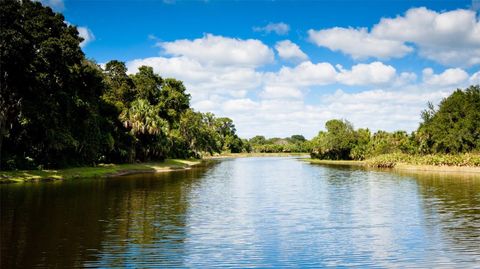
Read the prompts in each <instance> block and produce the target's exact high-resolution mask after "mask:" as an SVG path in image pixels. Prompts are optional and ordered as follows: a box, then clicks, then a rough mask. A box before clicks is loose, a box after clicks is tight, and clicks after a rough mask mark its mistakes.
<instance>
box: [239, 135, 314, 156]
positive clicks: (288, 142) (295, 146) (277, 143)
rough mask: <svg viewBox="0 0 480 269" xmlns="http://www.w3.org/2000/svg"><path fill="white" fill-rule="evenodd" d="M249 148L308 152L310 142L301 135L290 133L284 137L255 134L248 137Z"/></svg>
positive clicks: (274, 151) (271, 151)
mask: <svg viewBox="0 0 480 269" xmlns="http://www.w3.org/2000/svg"><path fill="white" fill-rule="evenodd" d="M247 142H248V144H249V149H250V150H251V151H253V152H260V153H280V152H310V142H309V141H308V140H307V139H305V137H304V136H303V135H292V136H290V137H286V138H278V137H274V138H269V139H267V138H265V136H262V135H257V136H254V137H252V138H251V139H249V140H248V141H247Z"/></svg>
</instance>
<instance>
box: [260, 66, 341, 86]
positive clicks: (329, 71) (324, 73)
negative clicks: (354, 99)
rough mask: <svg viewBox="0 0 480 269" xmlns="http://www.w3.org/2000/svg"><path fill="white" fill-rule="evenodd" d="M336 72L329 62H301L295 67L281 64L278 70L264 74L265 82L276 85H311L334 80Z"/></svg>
mask: <svg viewBox="0 0 480 269" xmlns="http://www.w3.org/2000/svg"><path fill="white" fill-rule="evenodd" d="M336 75H337V72H336V70H335V68H334V67H333V66H332V65H331V64H330V63H325V62H322V63H316V64H314V63H312V62H310V61H306V62H302V63H301V64H299V65H297V66H295V67H287V66H283V67H282V68H281V69H280V70H279V71H278V72H269V73H267V74H266V79H265V80H266V83H268V84H269V85H276V86H285V85H287V86H289V85H290V86H291V85H295V86H312V85H326V84H331V83H334V82H335V77H336Z"/></svg>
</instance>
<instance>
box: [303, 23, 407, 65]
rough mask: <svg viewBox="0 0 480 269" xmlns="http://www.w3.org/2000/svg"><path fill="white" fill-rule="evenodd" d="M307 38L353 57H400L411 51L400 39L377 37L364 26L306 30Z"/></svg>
mask: <svg viewBox="0 0 480 269" xmlns="http://www.w3.org/2000/svg"><path fill="white" fill-rule="evenodd" d="M308 36H309V40H310V41H311V42H313V43H315V44H316V45H318V46H322V47H327V48H329V49H330V50H333V51H341V52H343V53H345V54H348V55H351V56H352V58H354V59H365V58H369V57H376V58H380V59H389V58H400V57H403V56H405V55H406V54H407V53H409V52H411V51H413V48H411V47H409V46H406V45H405V44H403V43H402V42H401V41H395V40H388V39H382V38H377V37H375V36H373V35H372V34H370V33H369V32H368V31H367V29H366V28H358V29H354V28H341V27H335V28H331V29H325V30H320V31H315V30H312V29H310V30H308Z"/></svg>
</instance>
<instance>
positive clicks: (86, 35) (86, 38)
mask: <svg viewBox="0 0 480 269" xmlns="http://www.w3.org/2000/svg"><path fill="white" fill-rule="evenodd" d="M77 30H78V35H79V36H80V37H81V38H83V41H82V43H80V47H82V48H83V47H85V46H86V45H87V44H88V43H90V42H92V41H93V40H95V35H93V32H92V31H91V30H90V29H88V28H87V27H83V26H79V27H77Z"/></svg>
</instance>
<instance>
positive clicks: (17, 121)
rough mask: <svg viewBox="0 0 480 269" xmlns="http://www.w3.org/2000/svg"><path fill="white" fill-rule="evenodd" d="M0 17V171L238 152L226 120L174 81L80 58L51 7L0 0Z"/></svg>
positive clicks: (73, 36)
mask: <svg viewBox="0 0 480 269" xmlns="http://www.w3.org/2000/svg"><path fill="white" fill-rule="evenodd" d="M0 16H1V31H0V52H1V58H0V68H1V77H0V79H1V81H0V85H1V89H0V165H1V166H0V168H1V169H33V168H38V167H45V168H57V167H66V166H77V165H93V164H95V163H98V162H117V163H121V162H135V161H149V160H163V159H165V158H167V157H178V158H187V157H199V156H200V155H202V154H203V153H211V154H213V153H215V152H222V151H231V152H240V151H244V150H245V145H244V141H243V140H242V139H240V138H239V137H238V136H237V134H236V130H235V125H234V124H233V121H232V120H231V119H229V118H218V117H215V116H214V115H213V114H211V113H200V112H196V111H194V110H193V109H192V108H191V107H190V95H189V94H187V93H186V89H185V86H184V85H183V83H182V82H181V81H178V80H175V79H170V78H166V79H165V78H162V77H160V76H159V75H157V74H155V73H154V72H153V69H152V68H151V67H147V66H142V67H140V68H139V70H138V72H137V73H135V74H131V75H128V74H127V68H126V66H125V64H124V63H122V62H119V61H110V62H109V63H107V64H106V65H105V68H104V69H102V68H101V67H100V66H98V65H97V64H95V63H94V62H93V61H90V60H87V59H86V58H85V55H84V54H83V52H82V50H81V48H80V43H81V42H82V38H81V37H79V34H78V31H77V29H76V27H75V26H72V25H69V24H67V23H65V18H64V17H63V16H62V15H61V14H59V13H55V12H53V11H52V10H51V9H50V8H49V7H44V6H42V5H41V4H40V3H39V2H32V1H1V2H0Z"/></svg>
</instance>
